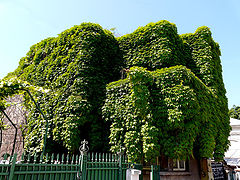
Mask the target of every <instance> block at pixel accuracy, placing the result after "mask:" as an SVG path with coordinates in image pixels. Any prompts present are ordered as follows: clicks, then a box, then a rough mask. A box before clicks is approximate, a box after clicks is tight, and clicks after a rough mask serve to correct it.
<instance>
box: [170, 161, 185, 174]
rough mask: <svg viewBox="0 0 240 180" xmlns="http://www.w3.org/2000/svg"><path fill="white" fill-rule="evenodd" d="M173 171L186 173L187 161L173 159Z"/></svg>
mask: <svg viewBox="0 0 240 180" xmlns="http://www.w3.org/2000/svg"><path fill="white" fill-rule="evenodd" d="M173 171H186V161H185V160H178V159H173Z"/></svg>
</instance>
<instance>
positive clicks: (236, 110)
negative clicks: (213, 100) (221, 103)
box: [229, 105, 240, 119]
mask: <svg viewBox="0 0 240 180" xmlns="http://www.w3.org/2000/svg"><path fill="white" fill-rule="evenodd" d="M229 116H230V117H231V118H235V119H240V106H235V105H233V107H232V108H231V109H230V110H229Z"/></svg>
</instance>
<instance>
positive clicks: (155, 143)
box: [103, 21, 231, 162]
mask: <svg viewBox="0 0 240 180" xmlns="http://www.w3.org/2000/svg"><path fill="white" fill-rule="evenodd" d="M118 41H119V43H120V48H121V49H122V50H123V57H124V63H125V67H126V68H130V67H132V68H130V71H129V70H127V71H129V75H128V77H127V78H126V79H125V80H120V81H118V82H114V83H111V84H109V85H108V88H107V89H108V90H107V99H106V101H105V105H104V107H103V112H104V116H105V118H106V119H107V120H109V121H110V122H112V125H111V135H110V144H111V145H112V146H111V149H112V151H117V150H118V149H119V148H120V146H122V147H124V149H125V150H126V152H127V153H128V154H129V155H130V157H131V159H132V160H133V161H136V162H137V161H140V160H141V159H142V157H144V158H145V160H151V159H153V157H156V156H157V155H159V151H160V152H161V154H163V155H165V156H167V157H171V158H183V159H184V158H188V157H190V156H193V155H195V156H196V157H198V158H201V157H207V158H208V157H212V156H214V158H215V159H222V158H223V157H224V152H225V151H226V150H227V148H228V144H229V141H228V136H229V133H230V129H231V128H230V125H229V117H228V113H227V112H228V106H227V98H226V96H225V94H226V90H225V88H224V84H223V79H222V67H221V63H220V58H219V56H220V49H219V45H218V44H217V43H216V42H214V40H213V39H212V36H211V32H210V30H209V28H207V27H200V28H198V29H197V30H196V32H195V33H194V34H184V35H181V36H180V35H178V34H177V29H176V26H175V25H174V24H172V23H169V22H168V21H160V22H157V23H150V24H148V25H147V26H145V27H141V28H139V29H137V30H136V31H134V32H133V33H132V34H128V35H125V36H123V37H120V38H118ZM175 65H183V66H185V67H183V66H175ZM133 66H139V67H145V68H147V69H142V68H136V67H135V68H134V67H133ZM164 67H169V68H167V69H164ZM147 70H150V71H147Z"/></svg>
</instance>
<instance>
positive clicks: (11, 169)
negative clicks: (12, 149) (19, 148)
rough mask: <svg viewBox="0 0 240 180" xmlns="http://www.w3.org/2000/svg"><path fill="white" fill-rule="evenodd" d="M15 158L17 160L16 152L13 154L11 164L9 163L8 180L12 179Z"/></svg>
mask: <svg viewBox="0 0 240 180" xmlns="http://www.w3.org/2000/svg"><path fill="white" fill-rule="evenodd" d="M16 160H17V154H14V155H13V160H12V164H11V168H10V173H9V179H8V180H12V179H13V176H14V170H15V164H16ZM9 163H10V162H9Z"/></svg>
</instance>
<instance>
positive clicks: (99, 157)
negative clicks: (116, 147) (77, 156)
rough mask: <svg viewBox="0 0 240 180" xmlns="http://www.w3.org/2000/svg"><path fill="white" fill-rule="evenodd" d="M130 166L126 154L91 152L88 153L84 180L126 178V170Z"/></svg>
mask: <svg viewBox="0 0 240 180" xmlns="http://www.w3.org/2000/svg"><path fill="white" fill-rule="evenodd" d="M130 167H131V163H128V162H127V157H126V156H118V155H116V154H110V153H103V154H101V153H91V154H88V155H87V166H86V167H85V168H86V172H87V173H86V175H85V177H84V178H83V180H85V179H86V180H95V179H97V180H106V179H107V180H126V171H127V169H128V168H130Z"/></svg>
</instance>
